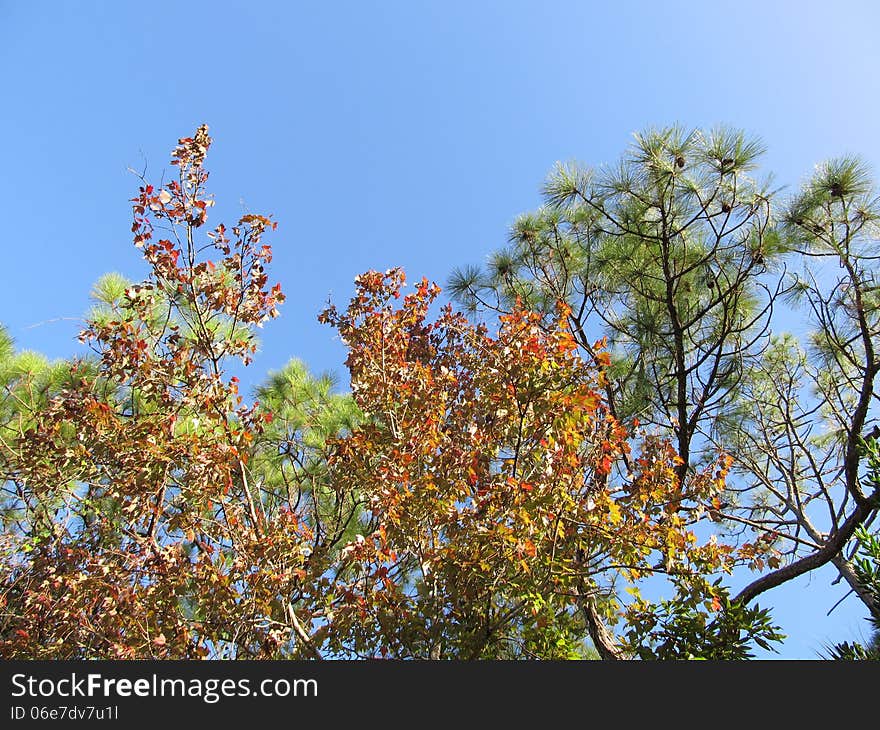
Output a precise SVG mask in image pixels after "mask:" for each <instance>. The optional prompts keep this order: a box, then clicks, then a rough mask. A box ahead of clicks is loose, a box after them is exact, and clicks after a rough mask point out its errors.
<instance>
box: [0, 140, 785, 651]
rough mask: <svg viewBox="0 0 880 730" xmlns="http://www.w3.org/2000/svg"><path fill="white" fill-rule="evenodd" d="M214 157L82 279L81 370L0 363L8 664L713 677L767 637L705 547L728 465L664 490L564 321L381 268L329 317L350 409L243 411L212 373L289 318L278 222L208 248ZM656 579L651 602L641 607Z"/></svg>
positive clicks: (252, 222) (649, 453) (141, 196)
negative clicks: (548, 662) (566, 662)
mask: <svg viewBox="0 0 880 730" xmlns="http://www.w3.org/2000/svg"><path fill="white" fill-rule="evenodd" d="M210 144H211V139H210V137H209V136H208V133H207V127H204V126H203V127H200V128H199V129H198V130H197V132H196V133H195V135H194V136H193V137H187V138H183V139H181V140H180V142H179V144H178V146H177V147H176V149H175V150H174V152H173V155H172V164H173V165H176V166H177V168H178V176H177V179H176V180H173V181H171V182H169V183H168V184H167V185H165V186H163V187H160V188H156V187H154V186H152V185H150V184H149V183H147V182H146V181H143V185H142V186H141V187H140V190H139V193H138V195H137V196H136V197H135V198H134V199H133V201H132V203H133V213H134V220H133V225H132V233H133V234H134V244H135V246H137V247H138V248H139V249H140V250H141V251H142V253H143V256H144V259H145V260H146V261H147V263H148V264H149V266H150V273H149V276H148V277H147V278H146V279H145V280H144V281H142V282H140V283H137V284H133V283H131V282H128V281H126V280H124V279H123V278H122V277H119V276H115V275H110V276H107V277H104V278H103V279H102V280H101V281H100V282H99V283H98V285H97V287H96V289H95V292H94V294H95V298H96V300H97V301H98V306H97V307H96V308H95V310H94V311H93V312H92V313H91V315H90V317H89V320H88V323H87V326H86V328H85V329H84V330H83V332H82V335H81V338H82V340H83V341H84V342H85V343H88V344H89V345H90V346H91V347H92V349H93V353H94V354H93V355H92V356H91V357H88V358H83V359H80V360H77V361H72V362H69V363H59V364H54V365H49V364H48V363H45V362H41V361H38V359H35V358H33V357H30V356H28V355H27V354H23V353H19V354H15V353H14V352H13V351H12V349H11V344H10V343H9V341H8V338H5V339H3V340H2V341H0V381H2V386H3V392H4V394H5V397H4V400H3V409H2V411H0V415H2V422H0V469H2V478H3V498H2V505H0V507H2V511H0V519H2V524H3V531H2V541H0V652H2V654H3V655H4V656H9V657H28V658H98V657H108V658H150V657H157V658H197V657H229V658H278V657H297V658H322V657H398V658H415V657H422V658H497V657H537V658H563V657H577V656H585V655H586V653H587V652H588V651H589V646H590V645H592V646H594V647H595V649H596V651H598V653H599V655H601V656H602V657H604V658H608V659H616V658H623V657H630V656H641V657H662V658H666V657H672V656H691V655H694V647H695V646H696V647H699V650H698V651H697V654H696V655H699V656H708V657H714V656H719V657H720V656H725V657H728V656H747V655H748V653H749V648H750V646H751V644H752V643H755V642H757V643H759V644H762V643H766V642H768V641H773V640H775V639H778V634H777V632H776V630H775V628H774V627H773V626H772V625H771V624H770V622H769V619H768V617H767V615H766V612H764V611H762V610H760V609H756V608H753V609H748V610H746V609H745V608H744V607H743V606H740V605H738V604H737V603H736V602H735V601H731V599H730V598H729V596H728V595H727V592H726V590H725V588H724V586H723V585H722V583H721V581H720V578H719V576H721V575H723V574H724V573H725V572H727V571H730V570H732V569H733V568H734V567H736V566H737V565H742V564H750V565H752V566H756V565H758V564H759V563H760V562H761V561H763V560H765V559H773V557H774V552H773V547H772V545H771V543H770V542H769V541H766V540H761V539H758V540H756V541H754V542H752V543H745V544H742V545H739V546H736V547H735V546H733V545H727V544H724V543H723V542H721V541H719V540H717V539H716V538H715V537H714V536H712V535H708V536H707V535H706V534H701V533H705V532H706V531H704V530H703V531H701V530H700V528H699V524H700V523H705V522H706V521H707V520H708V519H709V518H711V517H713V516H714V510H717V508H718V502H717V500H718V498H719V495H720V494H722V492H723V490H724V487H725V479H726V477H727V475H728V472H729V469H730V467H731V463H732V462H731V458H730V456H729V455H728V454H725V453H723V452H718V453H716V454H715V455H714V457H713V458H712V459H709V460H707V462H706V463H705V464H704V465H702V467H701V468H700V469H698V470H690V471H688V473H687V478H686V479H683V478H682V468H681V467H682V463H683V460H682V459H681V457H680V456H679V454H678V453H677V452H676V449H675V448H674V446H673V442H672V441H670V440H668V439H666V438H663V437H661V436H644V437H639V438H638V439H636V438H635V435H634V433H633V431H632V429H631V428H627V427H625V426H624V424H623V423H622V421H621V420H619V419H618V418H617V417H616V416H615V414H614V412H613V408H612V407H611V403H610V401H609V398H608V395H607V393H608V388H607V386H608V368H609V365H610V359H609V354H608V353H607V351H606V349H605V343H604V342H601V341H600V342H595V343H591V349H590V357H589V358H588V359H583V358H582V354H581V352H580V351H579V341H578V339H577V337H576V336H575V333H574V332H573V331H572V328H571V326H570V323H571V310H570V309H568V305H567V304H566V303H565V302H564V301H563V300H562V299H560V300H559V301H558V302H556V304H555V305H554V308H553V309H552V311H551V310H545V311H542V312H540V313H536V312H534V311H531V310H530V309H529V308H528V307H526V306H524V305H523V303H522V302H515V303H514V306H512V307H511V309H510V311H509V312H507V313H506V314H504V315H503V316H501V317H500V318H499V320H498V322H497V327H496V328H495V330H494V331H490V328H489V326H488V325H484V324H480V325H476V324H473V323H471V322H469V321H468V319H467V318H466V317H465V316H464V315H463V314H461V313H458V312H456V311H454V310H453V308H452V307H451V306H449V305H447V306H445V307H442V308H441V309H440V311H439V314H438V315H437V316H436V317H435V318H432V317H431V316H430V312H431V310H432V308H433V307H435V306H436V305H437V304H439V302H438V301H437V299H438V296H439V293H440V292H439V288H438V287H436V286H435V285H433V284H429V282H428V281H427V280H422V281H421V282H420V283H418V284H417V285H416V286H415V288H414V290H413V291H412V292H411V293H408V294H404V291H403V289H404V285H405V280H404V275H403V272H402V271H400V270H398V269H392V270H390V271H388V272H385V273H380V272H375V271H370V272H367V273H365V274H362V275H361V276H360V277H358V278H357V280H356V292H355V296H354V297H353V298H352V300H351V302H350V303H349V305H348V307H347V308H346V309H345V310H344V311H339V310H337V308H336V307H333V306H331V307H329V308H328V309H326V310H325V311H324V312H323V313H322V315H321V320H322V321H324V322H326V323H327V324H329V325H330V326H332V327H333V328H335V329H336V330H337V331H338V333H339V335H340V336H341V338H342V340H343V341H344V342H345V344H346V346H347V348H348V351H349V355H348V359H347V366H348V369H349V373H350V376H351V395H350V397H349V396H344V395H338V394H335V393H334V392H333V383H332V380H331V379H329V378H327V377H322V378H315V377H313V376H311V375H310V374H309V373H308V372H307V370H306V369H305V367H304V366H303V365H302V363H299V362H298V361H292V362H291V363H289V364H288V365H287V366H286V367H285V368H283V369H282V370H281V371H279V372H276V373H272V374H270V376H269V377H268V379H267V380H266V381H265V382H264V383H263V384H262V385H261V386H259V387H258V388H257V389H256V396H257V398H258V401H257V402H255V403H250V404H249V403H246V402H245V401H244V398H243V396H242V395H241V394H240V393H239V382H238V380H237V378H236V377H233V376H230V375H229V372H228V363H229V362H231V361H234V360H236V359H237V360H239V361H242V362H244V364H248V363H249V362H250V360H251V359H252V356H253V353H254V352H255V349H256V328H258V327H259V326H261V325H262V324H263V323H264V322H266V321H267V320H269V319H271V318H274V317H275V316H277V314H278V306H279V305H280V303H281V302H282V301H283V299H284V295H283V294H282V292H281V289H280V286H279V285H274V286H269V279H268V275H267V272H266V268H267V265H268V264H269V262H270V261H271V256H272V253H271V248H270V247H269V246H268V245H267V244H266V243H264V242H263V238H264V236H265V235H266V234H267V233H269V232H271V231H273V230H274V229H275V224H274V223H273V222H272V221H271V220H270V219H269V218H268V217H264V216H260V215H253V214H247V215H245V216H243V217H242V218H241V219H240V220H239V221H238V222H237V224H236V225H235V226H233V227H232V228H231V229H227V228H225V227H224V226H223V225H219V226H217V227H215V228H214V229H213V230H210V231H207V233H206V234H205V235H204V236H203V235H202V232H203V229H204V228H205V224H206V222H207V216H208V211H209V209H210V208H211V207H212V204H213V200H212V198H210V197H209V196H208V195H207V194H206V192H205V188H206V183H207V179H208V173H207V172H206V170H205V168H204V162H205V157H206V154H207V151H208V149H209V147H210ZM157 233H160V234H161V236H164V237H160V236H159V235H157ZM212 257H214V258H212ZM622 460H625V462H626V463H627V464H628V466H629V468H628V470H627V471H626V472H621V471H620V470H618V469H616V468H615V466H616V465H617V464H619V463H620V462H621V461H622ZM658 577H659V578H663V579H664V580H666V581H667V585H666V587H667V588H668V589H669V590H671V591H672V596H673V597H672V598H671V599H666V600H665V602H663V601H660V602H657V601H649V600H647V599H645V598H642V597H641V594H640V593H639V587H640V586H641V585H642V584H643V583H645V582H649V581H654V580H656V579H657V578H658ZM622 589H628V590H630V592H631V593H632V594H633V597H634V600H633V601H632V602H630V604H629V605H627V606H624V605H621V604H620V603H619V602H618V600H617V595H618V593H619V592H620V591H621V590H622ZM615 623H620V624H621V625H622V627H623V630H622V631H621V632H618V633H619V635H620V637H621V638H617V637H616V636H615V635H614V634H613V633H612V628H610V625H612V624H615ZM719 626H723V627H724V632H723V636H724V640H723V641H720V642H719V641H717V640H713V639H712V635H713V633H714V632H716V629H717V628H718V627H719ZM683 630H686V631H687V632H688V636H689V637H690V638H689V639H688V641H685V642H678V643H676V642H675V641H669V637H668V634H669V631H683Z"/></svg>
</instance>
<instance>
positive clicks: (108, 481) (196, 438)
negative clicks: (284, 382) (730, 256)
mask: <svg viewBox="0 0 880 730" xmlns="http://www.w3.org/2000/svg"><path fill="white" fill-rule="evenodd" d="M210 142H211V140H210V138H209V137H208V135H207V127H201V128H199V130H198V131H197V133H196V134H195V136H194V137H192V138H184V139H181V140H180V144H179V146H178V147H177V148H176V150H175V152H174V157H173V160H172V163H173V164H175V165H177V167H178V169H179V178H178V180H176V181H173V182H171V183H169V184H168V185H167V186H166V187H165V188H163V189H162V190H158V191H157V190H155V189H154V188H153V187H152V186H150V185H144V186H143V187H142V188H141V190H140V194H139V195H138V197H136V198H135V199H134V201H133V211H134V224H133V227H132V230H133V233H134V240H135V244H136V245H137V246H138V247H140V248H142V249H143V252H144V258H145V259H146V260H147V262H148V263H149V264H150V266H151V268H152V271H151V275H150V276H149V278H148V279H147V280H146V281H144V282H142V283H141V284H139V285H136V286H132V287H130V288H129V289H128V290H127V291H126V292H125V294H124V296H123V297H122V299H121V301H119V302H116V303H115V304H114V305H113V307H112V311H111V312H109V313H108V314H107V315H106V316H103V317H99V318H96V319H95V320H94V321H91V322H90V323H89V325H88V327H87V328H86V330H85V331H84V332H83V333H82V336H81V337H82V339H83V341H86V342H89V343H91V344H92V346H93V348H94V350H95V351H96V353H97V355H98V356H99V361H98V366H97V372H96V373H93V372H91V371H89V369H88V368H83V369H82V371H81V377H76V378H75V379H74V382H73V383H72V384H71V385H70V386H69V387H67V388H65V389H64V390H63V391H62V392H60V393H59V394H58V395H57V396H56V397H55V398H53V399H52V400H51V402H50V403H49V404H48V407H46V408H45V409H44V410H42V411H40V412H38V413H36V414H34V415H33V417H32V422H31V424H30V426H29V427H28V428H27V429H26V430H23V431H22V432H21V433H20V435H19V437H18V439H17V440H16V441H15V442H14V443H11V444H8V445H7V452H6V453H5V454H4V457H5V459H4V461H5V462H6V463H10V464H12V471H11V473H9V474H7V475H5V476H7V478H8V484H11V485H14V489H15V490H16V492H17V500H15V503H14V505H13V507H14V510H15V511H16V512H17V514H18V518H17V521H16V522H15V529H14V532H13V533H12V534H10V535H7V538H8V539H7V540H6V542H5V543H4V545H3V555H2V571H3V572H2V591H0V596H2V598H0V601H2V607H0V610H2V616H3V619H2V622H0V653H2V654H3V655H4V656H21V657H31V658H36V657H53V658H58V657H120V658H144V657H154V656H155V657H201V656H206V655H209V654H216V653H218V652H219V651H221V650H222V647H224V646H226V645H229V646H234V647H235V651H236V653H237V654H238V655H239V656H263V655H266V654H267V653H268V654H269V655H271V653H272V652H273V651H274V648H277V646H278V645H280V643H281V642H282V640H283V639H282V638H279V634H278V629H277V626H278V622H275V623H273V616H276V615H277V616H278V617H279V619H280V620H281V621H284V612H285V610H286V608H284V607H281V608H276V609H273V605H274V604H276V603H277V601H278V596H284V595H286V594H287V595H289V594H290V592H291V590H292V587H293V586H294V584H295V583H296V582H297V581H298V580H299V578H298V575H297V573H296V571H297V570H299V569H300V568H301V565H302V563H303V561H304V556H303V554H302V546H303V545H304V544H307V542H308V540H309V538H310V533H309V530H308V528H307V527H306V526H305V525H303V524H302V523H301V522H300V521H299V520H297V519H296V518H295V516H292V515H290V514H281V513H279V514H275V515H272V516H271V526H270V524H269V521H270V516H269V515H267V514H266V512H265V510H263V509H262V507H261V504H260V499H259V493H258V490H257V489H255V488H254V485H251V484H249V483H248V470H247V461H248V456H249V453H250V449H251V444H252V442H253V440H254V437H255V436H256V435H258V434H259V430H260V428H261V425H262V423H263V422H264V418H263V416H262V415H261V414H258V413H257V412H256V410H255V407H254V406H246V405H244V404H243V402H242V398H241V396H239V394H238V387H237V380H236V379H235V378H226V377H225V375H224V372H223V369H222V367H223V359H224V358H225V357H227V356H229V355H236V356H239V357H241V358H242V359H243V360H244V361H245V362H247V361H248V360H249V358H250V356H251V354H252V353H253V351H254V349H255V342H254V335H253V332H252V327H254V326H258V325H260V324H261V323H262V322H264V321H265V320H266V319H268V318H271V317H274V316H276V315H277V309H276V307H277V305H278V304H279V303H280V302H281V301H282V300H283V295H282V294H281V290H280V287H279V286H277V285H276V286H275V287H273V288H271V289H269V288H268V287H267V277H266V274H265V271H264V264H266V263H268V262H269V261H270V260H271V251H270V249H269V247H268V246H267V245H264V244H262V243H261V240H260V239H261V237H262V235H263V233H264V232H265V231H266V230H268V229H270V228H274V224H273V223H271V222H270V221H269V219H267V218H264V217H262V216H255V215H247V216H244V217H243V218H242V219H241V220H240V221H239V223H238V225H237V226H235V227H234V228H233V229H232V233H233V235H234V239H230V238H229V237H228V236H227V235H226V231H225V229H224V227H223V226H222V225H221V226H219V227H218V228H217V229H216V230H215V231H214V232H213V233H212V234H211V236H210V243H209V244H208V245H207V247H208V248H214V249H215V250H218V251H219V252H220V255H221V257H220V259H219V260H218V261H212V260H207V259H204V258H202V256H201V254H202V251H203V249H204V248H205V246H202V247H201V248H199V247H198V246H197V244H196V242H195V231H196V229H197V228H198V227H200V226H202V225H203V224H204V223H205V221H206V218H207V214H206V211H207V208H209V207H210V205H211V203H212V201H210V200H208V199H206V198H205V197H204V196H203V186H204V183H205V181H206V180H207V172H206V171H205V170H204V169H203V168H202V164H203V162H204V159H205V154H206V152H207V149H208V147H209V145H210ZM160 227H161V229H162V230H165V231H169V232H170V234H171V237H170V238H169V239H165V240H159V241H156V242H154V241H153V231H154V229H158V228H160ZM270 532H271V537H267V535H268V533H270ZM284 624H285V625H286V621H284Z"/></svg>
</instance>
